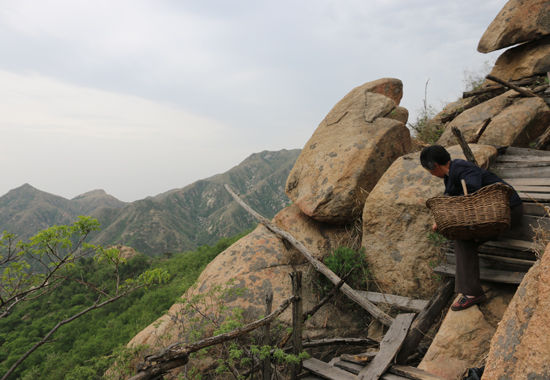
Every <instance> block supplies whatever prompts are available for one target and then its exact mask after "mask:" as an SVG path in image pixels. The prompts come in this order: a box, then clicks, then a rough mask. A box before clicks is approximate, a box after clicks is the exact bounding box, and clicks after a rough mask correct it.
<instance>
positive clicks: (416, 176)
mask: <svg viewBox="0 0 550 380" xmlns="http://www.w3.org/2000/svg"><path fill="white" fill-rule="evenodd" d="M470 147H471V149H472V151H473V153H474V155H475V157H476V159H477V161H478V163H479V164H480V165H482V166H483V165H487V164H488V162H489V159H490V158H491V157H493V156H495V155H496V153H497V151H496V149H495V148H494V147H491V146H486V145H475V144H473V145H471V146H470ZM448 150H449V153H450V154H451V157H452V158H464V156H463V154H462V150H461V149H460V147H459V146H453V147H450V148H449V149H448ZM443 190H444V185H443V180H442V179H440V178H436V177H434V176H432V175H431V174H430V173H428V171H426V170H425V169H424V168H423V167H422V166H421V165H420V152H416V153H411V154H407V155H405V156H403V157H400V158H398V159H397V160H396V161H395V162H394V163H393V164H392V165H391V166H390V168H389V169H388V170H387V171H386V173H385V174H384V175H383V176H382V178H380V180H379V181H378V184H377V185H376V186H375V187H374V189H373V190H372V191H371V193H370V194H369V196H368V197H367V200H366V202H365V207H364V210H363V240H362V243H361V245H362V246H363V247H364V248H365V253H366V257H367V262H368V265H369V270H370V273H371V274H372V276H373V277H374V280H375V281H376V283H377V284H378V285H379V287H380V288H381V291H382V292H385V293H391V294H399V295H403V296H409V297H414V298H429V297H430V296H431V295H432V294H433V292H434V291H435V289H436V288H437V286H438V280H437V278H436V277H435V276H434V274H433V271H432V267H433V266H435V265H436V264H437V263H438V262H439V261H440V259H441V252H440V249H439V247H438V246H437V245H436V244H435V243H434V239H433V236H432V235H431V234H430V233H431V226H432V224H433V218H432V216H431V215H430V212H429V210H428V208H427V207H426V200H427V199H428V198H431V197H434V196H436V195H440V194H442V193H443Z"/></svg>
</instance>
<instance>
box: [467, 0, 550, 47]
mask: <svg viewBox="0 0 550 380" xmlns="http://www.w3.org/2000/svg"><path fill="white" fill-rule="evenodd" d="M549 34H550V1H548V0H510V1H508V2H507V3H506V5H505V6H504V7H503V8H502V10H501V11H500V12H499V13H498V15H497V16H496V17H495V19H494V20H493V22H492V23H491V24H490V25H489V27H488V28H487V30H486V31H485V33H484V34H483V36H482V37H481V40H480V41H479V44H478V45H477V51H479V52H480V53H489V52H491V51H495V50H498V49H502V48H505V47H508V46H512V45H515V44H519V43H521V42H527V41H532V40H536V39H538V38H540V37H543V36H546V35H549Z"/></svg>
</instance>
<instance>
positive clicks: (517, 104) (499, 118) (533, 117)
mask: <svg viewBox="0 0 550 380" xmlns="http://www.w3.org/2000/svg"><path fill="white" fill-rule="evenodd" d="M549 125H550V108H548V106H547V105H546V103H545V102H544V100H543V99H541V98H518V99H516V100H514V103H513V104H512V105H510V106H509V107H507V108H505V109H504V110H502V111H501V112H500V113H499V114H498V115H496V116H495V117H494V118H493V119H492V120H491V123H490V124H489V125H488V126H487V129H486V130H485V132H484V133H483V135H482V136H481V138H480V139H479V141H478V142H479V143H480V144H487V145H513V146H520V147H526V148H527V147H529V144H530V143H531V142H532V141H535V139H536V138H537V137H538V136H540V135H541V134H542V133H543V132H544V131H545V130H546V128H548V126H549Z"/></svg>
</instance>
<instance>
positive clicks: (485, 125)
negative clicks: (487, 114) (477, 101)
mask: <svg viewBox="0 0 550 380" xmlns="http://www.w3.org/2000/svg"><path fill="white" fill-rule="evenodd" d="M490 123H491V118H488V119H486V120H485V121H484V122H483V124H482V125H481V127H480V128H479V129H478V130H477V132H476V136H475V137H474V139H473V141H472V144H477V142H478V141H479V139H480V137H481V135H483V132H485V129H487V126H488V125H489V124H490Z"/></svg>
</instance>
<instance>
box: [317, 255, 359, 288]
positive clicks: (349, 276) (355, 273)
mask: <svg viewBox="0 0 550 380" xmlns="http://www.w3.org/2000/svg"><path fill="white" fill-rule="evenodd" d="M323 262H324V263H325V265H326V266H327V267H328V268H329V269H330V270H331V271H333V272H334V273H336V275H338V277H340V278H343V279H345V281H346V284H348V285H349V286H351V287H352V288H354V289H366V288H367V283H368V278H369V273H368V267H367V261H366V257H365V251H364V249H361V250H359V251H356V250H354V249H352V248H349V247H338V248H337V249H335V250H334V251H332V252H331V253H330V254H329V255H328V256H327V257H325V259H324V260H323ZM319 287H320V290H321V293H322V294H326V293H328V292H329V291H330V290H331V289H332V288H333V287H334V285H333V284H332V283H331V282H330V281H329V280H328V279H327V278H326V277H325V276H323V275H320V281H319Z"/></svg>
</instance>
